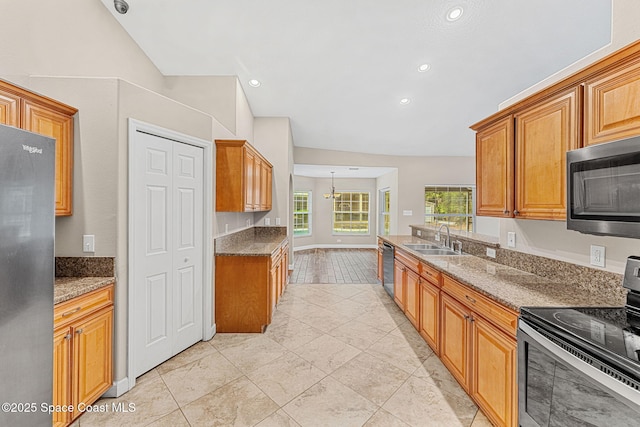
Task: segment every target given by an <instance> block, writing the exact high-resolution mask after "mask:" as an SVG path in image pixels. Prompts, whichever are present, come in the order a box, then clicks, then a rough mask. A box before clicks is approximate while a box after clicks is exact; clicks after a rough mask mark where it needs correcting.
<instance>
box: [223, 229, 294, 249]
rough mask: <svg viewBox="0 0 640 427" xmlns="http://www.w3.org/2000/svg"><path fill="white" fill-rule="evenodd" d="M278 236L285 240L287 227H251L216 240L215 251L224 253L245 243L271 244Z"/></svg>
mask: <svg viewBox="0 0 640 427" xmlns="http://www.w3.org/2000/svg"><path fill="white" fill-rule="evenodd" d="M278 236H282V238H285V237H286V236H287V227H284V226H283V227H251V228H247V229H244V230H242V231H238V232H237V233H231V234H227V235H224V236H221V237H218V238H216V239H215V240H214V242H215V251H216V252H218V251H221V252H224V251H226V250H229V249H230V248H234V247H237V246H238V245H241V244H242V243H243V242H247V243H249V242H260V241H261V240H264V241H267V242H269V241H272V240H273V239H274V238H275V237H278Z"/></svg>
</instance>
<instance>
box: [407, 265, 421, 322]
mask: <svg viewBox="0 0 640 427" xmlns="http://www.w3.org/2000/svg"><path fill="white" fill-rule="evenodd" d="M405 274H406V277H405V304H404V314H405V315H406V316H407V319H409V322H411V324H413V326H414V327H415V328H416V329H419V320H418V319H419V317H418V316H419V315H420V313H419V312H420V280H421V279H420V276H419V275H418V273H416V272H415V271H413V270H410V269H407V270H406V272H405Z"/></svg>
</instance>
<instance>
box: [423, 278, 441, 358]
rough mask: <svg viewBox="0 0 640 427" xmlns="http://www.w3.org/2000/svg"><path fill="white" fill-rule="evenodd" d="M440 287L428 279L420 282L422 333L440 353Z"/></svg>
mask: <svg viewBox="0 0 640 427" xmlns="http://www.w3.org/2000/svg"><path fill="white" fill-rule="evenodd" d="M439 319H440V289H438V287H437V286H434V285H432V284H431V283H429V282H427V281H426V280H423V281H421V283H420V335H422V338H424V339H425V341H426V342H427V343H428V344H429V345H430V346H431V348H432V349H433V351H434V352H435V353H436V354H438V353H439V345H438V344H439V343H438V338H439V336H440V334H439V333H438V326H439V323H440V322H439Z"/></svg>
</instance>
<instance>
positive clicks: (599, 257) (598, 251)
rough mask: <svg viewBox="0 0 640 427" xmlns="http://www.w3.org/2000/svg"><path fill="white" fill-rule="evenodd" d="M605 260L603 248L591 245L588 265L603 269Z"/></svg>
mask: <svg viewBox="0 0 640 427" xmlns="http://www.w3.org/2000/svg"><path fill="white" fill-rule="evenodd" d="M604 260H605V247H604V246H597V245H591V256H590V257H589V263H590V264H591V265H595V266H596V267H604V264H605V262H604Z"/></svg>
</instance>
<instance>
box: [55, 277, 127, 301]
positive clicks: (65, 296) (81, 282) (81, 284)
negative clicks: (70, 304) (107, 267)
mask: <svg viewBox="0 0 640 427" xmlns="http://www.w3.org/2000/svg"><path fill="white" fill-rule="evenodd" d="M115 282H116V279H115V277H56V281H55V285H54V286H53V303H54V304H59V303H61V302H64V301H68V300H70V299H72V298H75V297H79V296H80V295H83V294H86V293H88V292H91V291H95V290H96V289H100V288H103V287H105V286H109V285H112V284H114V283H115Z"/></svg>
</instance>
